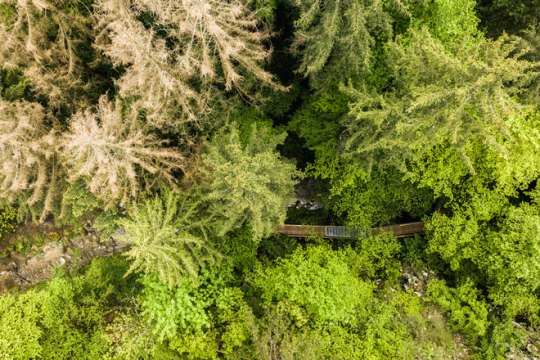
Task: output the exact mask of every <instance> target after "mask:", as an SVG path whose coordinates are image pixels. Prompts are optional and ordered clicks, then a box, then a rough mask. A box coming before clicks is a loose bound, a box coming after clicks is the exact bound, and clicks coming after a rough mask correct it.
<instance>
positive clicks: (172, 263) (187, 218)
mask: <svg viewBox="0 0 540 360" xmlns="http://www.w3.org/2000/svg"><path fill="white" fill-rule="evenodd" d="M197 205H198V203H197V201H195V200H193V199H189V198H181V197H180V196H179V195H176V194H174V193H173V192H172V191H170V190H167V191H164V192H163V194H162V195H161V196H155V197H154V198H151V199H148V200H146V201H144V202H143V203H142V204H140V205H138V206H133V207H131V208H130V209H129V217H127V218H124V219H122V220H120V221H119V223H120V225H122V227H123V229H124V231H125V235H124V237H123V239H124V241H125V242H127V243H128V244H129V245H130V248H129V250H127V251H126V252H124V253H123V255H125V256H126V257H127V258H128V259H130V260H131V262H132V263H131V266H130V268H129V270H128V273H129V272H132V271H141V272H143V273H145V274H154V275H156V276H157V277H158V278H159V279H160V280H161V281H162V282H163V283H165V284H167V285H169V286H173V285H175V284H180V283H181V282H183V281H184V280H185V279H196V278H197V275H198V271H199V268H200V266H201V265H202V264H203V263H205V262H206V261H212V260H213V259H214V256H215V255H216V253H215V252H214V251H213V250H212V249H211V247H210V245H209V244H208V243H207V241H206V240H207V239H206V237H205V234H206V230H205V227H204V224H203V223H202V222H203V221H205V220H206V219H202V220H197V218H196V216H197V212H196V211H197Z"/></svg>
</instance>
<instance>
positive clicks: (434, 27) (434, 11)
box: [413, 0, 482, 45]
mask: <svg viewBox="0 0 540 360" xmlns="http://www.w3.org/2000/svg"><path fill="white" fill-rule="evenodd" d="M425 4H426V3H425V2H424V3H423V2H418V3H417V4H415V5H416V7H417V8H420V7H421V8H423V10H424V11H422V13H421V14H416V15H417V16H416V18H415V20H414V25H415V26H416V27H418V26H422V25H425V26H427V27H428V28H429V29H430V32H431V33H432V34H433V35H434V36H435V37H437V38H438V39H439V40H441V41H442V42H443V43H444V44H448V45H452V44H456V43H461V42H463V41H464V39H466V38H467V37H469V36H474V37H482V33H481V32H480V31H478V22H479V19H478V18H477V16H476V12H475V7H476V1H475V0H434V1H431V2H430V3H429V5H428V6H425ZM415 10H416V9H415ZM413 12H415V11H414V10H413ZM470 40H471V41H473V39H470Z"/></svg>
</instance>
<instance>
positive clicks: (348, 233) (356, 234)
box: [277, 221, 425, 239]
mask: <svg viewBox="0 0 540 360" xmlns="http://www.w3.org/2000/svg"><path fill="white" fill-rule="evenodd" d="M277 232H278V233H280V234H284V235H288V236H291V237H309V236H319V237H323V238H327V239H335V238H341V239H351V238H365V237H368V236H369V235H377V234H380V233H381V232H392V233H394V234H395V235H396V236H397V237H398V238H404V237H409V236H414V235H422V234H424V233H425V231H424V223H423V222H422V221H418V222H412V223H406V224H397V225H390V226H382V227H379V228H373V229H357V228H351V227H346V226H325V225H281V226H278V229H277Z"/></svg>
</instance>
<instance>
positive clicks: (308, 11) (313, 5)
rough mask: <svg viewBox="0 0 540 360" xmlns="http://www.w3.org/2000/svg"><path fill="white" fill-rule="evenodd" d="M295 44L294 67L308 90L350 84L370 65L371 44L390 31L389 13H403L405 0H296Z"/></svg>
mask: <svg viewBox="0 0 540 360" xmlns="http://www.w3.org/2000/svg"><path fill="white" fill-rule="evenodd" d="M294 3H295V4H296V5H297V6H298V7H299V8H300V18H299V19H298V20H296V21H295V30H296V33H295V47H296V48H298V49H300V51H301V53H300V55H301V62H300V66H299V69H298V71H299V72H301V73H302V74H303V75H304V76H306V77H309V78H310V80H311V85H312V87H313V88H315V89H318V90H328V89H330V88H331V87H332V86H336V85H338V84H339V83H340V82H345V81H347V80H348V79H351V80H354V81H355V82H357V81H359V80H362V77H363V76H365V75H366V74H368V73H369V70H370V69H371V68H372V66H373V55H372V48H373V47H374V46H375V45H376V43H377V42H384V41H385V40H387V39H389V38H391V37H392V35H393V29H392V24H393V21H394V19H393V15H394V16H396V17H408V16H409V13H408V9H407V5H406V3H405V2H402V1H400V0H395V1H387V2H383V1H364V0H351V1H334V0H324V1H319V0H295V1H294Z"/></svg>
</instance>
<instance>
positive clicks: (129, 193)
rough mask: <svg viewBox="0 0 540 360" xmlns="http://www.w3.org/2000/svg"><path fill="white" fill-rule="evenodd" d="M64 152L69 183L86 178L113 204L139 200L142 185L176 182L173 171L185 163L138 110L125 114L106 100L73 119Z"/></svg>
mask: <svg viewBox="0 0 540 360" xmlns="http://www.w3.org/2000/svg"><path fill="white" fill-rule="evenodd" d="M61 151H62V155H63V157H64V159H65V160H66V162H65V165H66V169H67V172H68V175H69V178H68V181H70V182H74V181H76V180H77V179H80V178H83V179H84V180H86V181H87V183H88V187H89V190H90V191H91V192H92V193H93V194H94V195H97V196H99V197H101V198H102V199H104V200H105V201H106V202H107V203H108V205H109V206H111V205H112V204H114V203H115V202H118V201H120V203H121V204H126V203H127V202H128V200H129V199H135V198H137V196H138V194H139V192H140V190H141V186H142V187H143V190H144V189H145V188H147V187H148V186H150V185H151V184H152V183H154V182H156V180H159V179H161V180H164V181H166V182H168V183H173V182H174V179H173V176H172V175H171V171H172V170H174V169H180V168H181V167H182V163H183V159H184V158H183V156H182V155H181V154H180V152H178V151H176V150H174V149H172V148H165V147H164V141H162V140H159V139H157V138H156V137H155V136H153V135H151V134H148V133H147V132H146V131H145V129H144V128H143V127H142V126H141V125H140V120H139V119H138V113H137V112H136V110H134V109H131V110H126V111H123V109H122V108H121V104H120V103H119V102H116V103H115V104H112V103H111V102H109V101H107V100H106V98H105V97H102V98H101V99H100V102H99V106H98V108H97V110H96V112H92V111H90V110H84V111H81V112H78V113H76V114H75V115H74V116H73V117H72V119H71V124H70V128H69V131H68V132H66V133H65V134H63V137H62V141H61Z"/></svg>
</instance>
